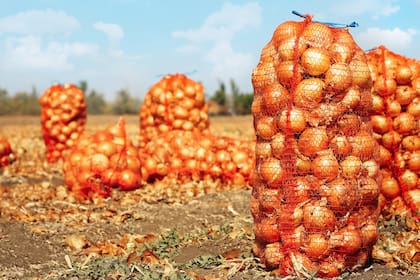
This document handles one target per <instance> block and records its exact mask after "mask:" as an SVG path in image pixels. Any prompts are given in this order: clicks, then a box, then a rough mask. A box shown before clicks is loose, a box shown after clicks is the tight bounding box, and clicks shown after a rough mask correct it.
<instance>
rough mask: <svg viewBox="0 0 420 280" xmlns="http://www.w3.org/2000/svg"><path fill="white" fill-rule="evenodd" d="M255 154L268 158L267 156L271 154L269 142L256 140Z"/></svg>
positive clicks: (258, 156)
mask: <svg viewBox="0 0 420 280" xmlns="http://www.w3.org/2000/svg"><path fill="white" fill-rule="evenodd" d="M276 135H277V134H276ZM274 138H275V137H274ZM273 141H274V139H273ZM255 155H256V157H257V158H268V157H270V156H271V144H270V142H262V141H259V142H257V143H256V145H255Z"/></svg>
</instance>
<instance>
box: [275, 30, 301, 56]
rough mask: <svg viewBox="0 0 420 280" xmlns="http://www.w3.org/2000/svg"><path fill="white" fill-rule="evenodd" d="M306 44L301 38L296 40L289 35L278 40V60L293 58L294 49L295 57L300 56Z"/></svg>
mask: <svg viewBox="0 0 420 280" xmlns="http://www.w3.org/2000/svg"><path fill="white" fill-rule="evenodd" d="M305 49H306V45H305V44H304V41H303V40H299V41H298V42H297V41H296V37H295V36H294V37H289V38H287V39H285V40H283V41H281V42H280V44H279V46H278V48H277V50H278V52H277V54H278V56H279V59H280V60H293V59H294V55H295V51H296V52H297V57H300V56H301V54H302V53H303V52H304V51H305Z"/></svg>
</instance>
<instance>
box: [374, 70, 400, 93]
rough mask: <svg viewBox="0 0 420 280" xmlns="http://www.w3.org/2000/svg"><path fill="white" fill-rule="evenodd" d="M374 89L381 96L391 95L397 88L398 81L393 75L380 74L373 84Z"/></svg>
mask: <svg viewBox="0 0 420 280" xmlns="http://www.w3.org/2000/svg"><path fill="white" fill-rule="evenodd" d="M373 89H374V91H375V92H376V93H378V94H379V95H380V96H390V95H393V94H394V93H395V91H396V90H397V83H396V82H395V80H394V79H393V78H391V77H385V76H384V75H379V76H378V77H377V78H376V81H375V82H374V84H373Z"/></svg>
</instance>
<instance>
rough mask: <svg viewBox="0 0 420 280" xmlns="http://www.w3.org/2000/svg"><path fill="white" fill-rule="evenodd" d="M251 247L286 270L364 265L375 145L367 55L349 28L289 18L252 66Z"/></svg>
mask: <svg viewBox="0 0 420 280" xmlns="http://www.w3.org/2000/svg"><path fill="white" fill-rule="evenodd" d="M252 83H253V86H254V102H253V105H252V113H253V117H254V127H255V132H256V137H257V144H256V151H255V155H256V165H255V169H254V172H253V176H252V177H251V185H252V187H253V191H252V197H251V211H252V215H253V217H254V233H255V242H254V254H255V255H256V256H257V257H259V258H260V259H261V261H262V262H263V263H264V264H265V265H266V266H267V267H268V268H271V269H278V271H279V273H281V274H282V275H298V276H303V277H314V276H321V277H334V276H338V275H340V274H341V273H342V272H343V271H347V270H358V269H360V268H362V267H365V265H366V264H367V263H368V261H369V258H370V254H371V250H372V246H373V244H374V243H375V242H376V239H377V235H378V228H377V220H378V212H379V211H378V195H379V190H378V183H379V182H378V181H379V178H380V176H379V175H380V174H379V166H378V163H377V157H378V145H377V143H376V141H375V139H374V137H373V132H372V127H371V124H370V118H369V110H370V109H371V106H372V95H371V86H372V80H371V76H370V71H369V68H368V64H367V61H366V56H365V53H364V52H363V51H362V50H361V49H360V47H359V46H358V45H357V44H356V43H355V42H354V40H353V38H352V36H351V34H350V33H349V32H348V30H347V29H345V28H340V29H338V28H332V27H330V26H329V25H326V24H322V23H319V22H313V21H312V20H311V18H310V17H309V16H308V17H306V19H305V20H304V21H302V22H295V21H287V22H284V23H282V24H280V25H279V26H278V27H277V28H276V30H275V31H274V34H273V37H272V38H271V40H270V42H269V43H268V44H267V45H266V46H265V47H264V48H263V50H262V53H261V56H260V61H259V63H258V65H257V66H256V68H255V69H254V71H253V73H252Z"/></svg>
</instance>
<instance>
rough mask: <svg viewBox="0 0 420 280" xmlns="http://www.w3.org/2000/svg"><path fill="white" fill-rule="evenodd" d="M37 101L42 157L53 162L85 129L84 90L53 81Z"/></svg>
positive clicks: (58, 158) (60, 157) (60, 156)
mask: <svg viewBox="0 0 420 280" xmlns="http://www.w3.org/2000/svg"><path fill="white" fill-rule="evenodd" d="M39 103H40V105H41V126H42V134H43V137H44V142H45V147H46V158H47V161H48V162H51V163H53V162H57V161H58V160H60V159H62V157H63V152H64V151H66V150H68V149H69V148H71V147H72V146H73V145H74V143H75V141H76V140H77V139H78V138H79V136H80V135H81V134H82V133H83V131H84V129H85V123H86V102H85V99H84V94H83V92H82V91H81V90H80V89H79V88H77V87H76V86H75V85H73V84H69V83H66V84H64V85H61V84H54V85H52V86H51V87H49V88H48V89H47V90H46V91H45V92H44V94H43V95H42V96H41V97H40V99H39Z"/></svg>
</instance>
